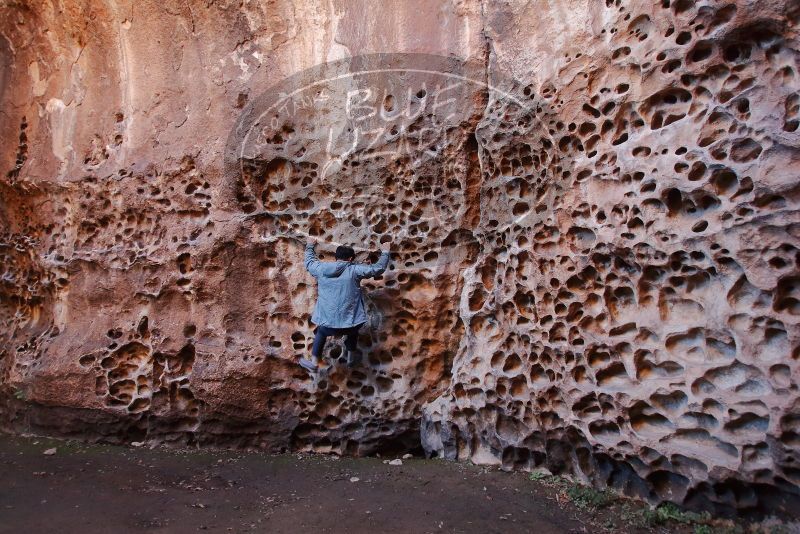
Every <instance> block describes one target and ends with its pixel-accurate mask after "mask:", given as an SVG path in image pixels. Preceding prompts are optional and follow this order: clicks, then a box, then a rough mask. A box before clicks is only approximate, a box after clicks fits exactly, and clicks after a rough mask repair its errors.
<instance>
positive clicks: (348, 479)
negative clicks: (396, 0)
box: [0, 434, 691, 534]
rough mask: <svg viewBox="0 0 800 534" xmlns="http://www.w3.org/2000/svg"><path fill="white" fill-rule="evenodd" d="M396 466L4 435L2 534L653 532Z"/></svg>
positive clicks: (510, 479)
mask: <svg viewBox="0 0 800 534" xmlns="http://www.w3.org/2000/svg"><path fill="white" fill-rule="evenodd" d="M52 448H55V449H56V451H55V452H54V453H53V451H52V450H49V449H52ZM45 451H48V452H49V453H51V454H46V453H45ZM385 462H386V459H380V458H359V459H354V458H337V457H335V456H320V455H298V454H285V455H267V454H262V453H258V452H241V451H224V450H206V449H203V450H175V449H166V448H155V449H149V448H146V447H140V448H133V447H121V446H111V445H90V444H85V443H80V442H75V441H63V440H53V439H45V438H23V437H12V436H7V435H2V434H0V481H1V482H0V532H3V533H5V532H14V533H23V532H24V533H38V532H59V533H70V532H81V533H94V532H103V533H106V532H109V533H110V532H113V533H126V532H170V533H172V532H196V531H198V530H208V531H212V532H270V533H283V532H287V533H288V532H292V533H303V532H315V533H316V532H348V533H360V532H369V533H382V532H403V533H427V532H436V533H439V532H464V533H472V532H475V533H492V532H497V533H501V532H502V533H516V532H525V533H530V532H534V533H536V534H550V533H568V532H598V531H600V530H606V529H609V530H613V531H616V532H620V531H636V530H642V529H639V528H634V527H632V526H631V525H626V524H623V523H620V521H618V519H619V518H616V517H614V516H615V515H618V514H617V513H616V512H610V513H606V514H604V515H603V514H600V515H599V516H598V515H597V514H594V513H590V512H587V510H586V509H585V508H584V509H581V508H579V507H577V506H575V505H574V503H572V502H570V501H569V500H566V499H564V498H563V496H561V495H559V493H558V492H557V491H556V490H554V489H553V488H552V487H548V486H547V485H545V484H541V483H539V482H537V481H534V480H531V478H530V476H528V475H527V474H525V473H506V472H502V471H500V470H498V469H494V468H483V467H477V466H472V465H469V464H459V463H453V462H445V461H441V460H424V459H414V458H412V459H405V460H403V461H402V465H389V464H387V463H385ZM598 522H600V523H598ZM647 530H650V529H647ZM659 530H664V529H659ZM667 530H668V531H674V530H673V529H671V528H670V529H667ZM689 531H691V530H689Z"/></svg>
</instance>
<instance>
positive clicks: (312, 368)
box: [300, 358, 317, 373]
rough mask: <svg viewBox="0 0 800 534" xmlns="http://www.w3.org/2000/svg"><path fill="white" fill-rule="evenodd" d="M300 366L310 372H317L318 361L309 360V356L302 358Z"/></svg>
mask: <svg viewBox="0 0 800 534" xmlns="http://www.w3.org/2000/svg"><path fill="white" fill-rule="evenodd" d="M300 367H302V368H303V369H305V370H306V371H308V372H310V373H316V372H317V362H315V361H313V360H309V359H308V358H300Z"/></svg>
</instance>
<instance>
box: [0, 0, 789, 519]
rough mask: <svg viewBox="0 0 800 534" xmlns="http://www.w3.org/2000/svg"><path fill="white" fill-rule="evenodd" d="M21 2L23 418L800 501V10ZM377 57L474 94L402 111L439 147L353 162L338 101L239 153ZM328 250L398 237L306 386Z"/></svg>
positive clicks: (13, 74) (5, 109)
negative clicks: (266, 115)
mask: <svg viewBox="0 0 800 534" xmlns="http://www.w3.org/2000/svg"><path fill="white" fill-rule="evenodd" d="M0 15H1V16H0V101H1V102H2V118H3V120H2V121H0V138H1V139H2V140H3V143H2V145H0V146H1V147H2V149H0V169H2V171H3V174H2V176H0V192H2V194H1V195H0V222H1V223H2V226H0V258H2V260H0V261H1V262H2V263H1V265H2V267H0V273H2V278H1V279H0V324H2V328H0V406H2V412H1V415H2V417H0V420H2V425H3V427H4V428H6V429H8V430H13V431H32V432H40V433H50V434H60V435H77V436H85V437H91V438H102V439H106V440H116V441H127V440H142V439H147V440H153V441H165V442H177V443H197V444H214V445H224V446H249V447H263V448H267V449H270V450H289V449H303V450H306V449H308V450H317V451H334V452H339V453H347V454H369V453H374V452H393V451H397V450H401V449H403V450H404V449H408V448H413V447H418V446H420V435H421V446H422V447H424V449H425V451H426V452H427V453H429V454H436V455H439V456H443V457H447V458H458V459H465V460H466V459H471V460H473V461H476V462H481V463H498V464H502V465H504V466H506V467H509V468H521V469H533V468H537V467H546V468H548V469H550V470H551V471H553V472H556V473H568V474H571V475H573V476H576V477H578V478H582V479H585V480H589V481H592V482H593V483H596V484H609V485H612V486H614V487H617V488H619V489H621V490H623V491H625V492H627V493H629V494H633V495H638V496H641V497H643V498H646V499H649V500H651V501H652V502H659V501H663V500H669V501H674V502H679V503H685V504H689V505H693V506H698V507H705V508H709V507H712V508H713V507H716V508H718V509H719V510H722V511H725V510H733V509H740V510H763V509H768V508H779V507H781V506H787V503H792V502H796V501H792V499H796V498H797V495H798V486H797V485H798V483H800V468H798V461H800V457H799V456H800V453H799V451H800V442H799V441H798V440H799V439H800V438H798V435H799V434H800V400H798V398H799V397H798V392H797V382H798V365H800V364H799V363H798V359H800V349H799V348H798V347H800V344H799V343H798V336H800V329H798V324H797V323H798V321H797V315H798V313H800V307H799V306H800V304H798V299H800V272H799V269H798V267H799V265H800V255H798V247H800V212H799V211H798V209H797V205H798V201H799V200H800V199H799V198H798V180H797V173H798V162H797V158H798V143H800V139H798V133H797V128H798V124H799V123H800V116H799V114H800V96H799V95H800V81H798V75H799V74H798V61H797V57H798V56H797V49H798V43H797V30H798V22H800V4H798V2H796V1H788V0H770V1H755V0H753V1H741V0H740V1H733V0H730V1H713V0H704V1H695V0H649V1H630V2H624V1H619V0H615V1H612V0H604V1H602V2H601V1H577V0H564V1H555V0H549V1H541V2H527V3H526V2H521V1H520V2H517V1H512V2H478V1H477V0H476V1H464V2H433V1H430V2H422V1H420V2H380V3H376V2H352V1H341V2H330V3H322V2H320V3H313V2H288V1H282V0H281V1H277V2H245V3H243V4H242V5H240V3H239V2H227V3H226V2H210V3H207V2H164V1H160V2H149V1H146V2H99V1H89V0H87V1H85V2H65V3H63V5H61V6H58V7H55V6H52V5H50V3H47V2H29V3H9V2H6V3H2V4H0ZM380 53H406V54H411V53H420V54H426V55H435V56H442V57H444V58H449V59H455V60H457V61H454V62H453V64H452V66H450V67H446V68H444V69H443V68H441V65H440V67H439V70H440V71H441V70H444V71H445V72H446V73H448V74H454V73H458V74H459V75H461V76H462V78H463V79H470V80H482V81H483V85H481V83H478V82H476V83H474V84H472V85H469V84H467V85H468V87H466V88H464V89H462V90H460V92H459V93H458V94H457V97H458V98H457V99H456V103H457V108H458V109H457V111H458V120H457V121H456V122H452V124H449V125H448V127H447V129H446V130H442V133H443V135H442V136H439V137H430V136H426V133H425V128H420V127H416V128H415V126H414V125H415V124H417V126H419V124H420V123H419V122H411V121H409V123H408V124H402V125H401V126H402V127H403V128H404V129H403V136H405V137H407V138H410V139H412V140H413V141H414V143H416V144H415V146H417V147H418V148H417V152H416V153H415V156H414V157H408V158H406V157H400V158H397V157H388V156H381V155H380V154H381V151H382V150H384V149H386V148H392V150H389V151H388V152H391V153H392V154H397V153H398V152H397V150H396V148H397V146H396V145H397V144H399V143H400V141H398V140H396V138H395V137H393V136H395V135H396V134H387V135H386V136H385V137H381V138H380V139H379V143H378V144H377V145H374V146H371V147H370V148H363V147H362V146H361V145H359V149H358V150H355V151H354V152H352V153H349V154H348V155H347V157H346V158H342V159H341V161H338V162H336V164H335V165H334V166H330V165H328V163H330V161H327V160H326V161H327V163H326V162H325V161H323V160H324V158H323V156H324V155H325V151H326V147H327V146H329V145H326V138H324V137H323V136H320V135H319V133H318V126H319V125H320V124H326V123H328V122H333V121H335V120H336V119H337V118H340V117H341V115H342V109H341V108H336V107H335V106H334V107H325V106H322V107H316V108H312V109H309V110H304V111H302V112H300V113H297V114H295V115H293V116H292V119H291V120H281V121H279V123H276V124H277V126H276V128H275V131H274V132H272V133H273V134H274V135H271V137H270V138H269V139H267V140H266V142H265V145H264V146H265V147H266V148H264V149H263V150H262V151H260V152H258V153H257V154H250V155H248V156H247V157H244V156H243V154H244V153H243V152H242V153H239V155H238V156H237V152H235V151H231V150H230V146H232V145H231V143H232V141H233V144H234V145H236V143H237V142H240V141H241V138H240V137H237V135H238V134H237V132H238V131H239V128H240V127H241V126H242V125H247V124H250V125H252V124H253V123H254V122H257V120H258V115H257V112H258V111H259V110H260V109H261V108H260V107H259V105H260V104H261V103H262V97H263V95H264V94H265V92H268V89H269V88H270V87H275V86H276V84H280V83H281V82H282V81H283V80H285V79H287V78H290V77H292V76H298V73H303V72H305V73H309V72H310V73H311V74H310V75H319V74H320V73H321V72H329V71H330V72H334V71H335V72H340V71H341V69H344V71H347V69H348V68H349V69H351V70H352V69H353V68H354V66H353V65H354V64H355V63H354V62H353V61H351V60H350V59H348V58H351V57H367V58H369V59H368V60H365V61H367V62H370V61H373V60H374V61H380V60H381V59H380V58H381V57H383V58H384V59H383V60H384V61H389V62H391V61H400V60H399V59H396V58H395V59H393V57H392V56H390V57H389V59H388V60H387V59H386V57H387V56H375V54H380ZM415 57H416V56H404V58H405V59H403V61H405V62H406V63H405V64H403V65H402V66H404V67H408V64H409V62H411V63H413V61H414V58H415ZM461 60H463V61H461ZM321 64H327V65H332V66H331V67H326V69H328V70H313V69H312V70H311V71H308V70H306V69H309V68H312V67H314V66H316V65H321ZM443 64H444V65H448V63H447V61H444V63H443ZM383 66H384V67H385V66H386V65H383ZM337 69H340V70H337ZM310 75H309V76H310ZM404 76H405V75H404ZM430 76H431V75H430V74H429V73H419V72H417V73H412V74H408V75H407V76H406V77H402V78H399V80H400V82H402V84H404V85H407V86H408V87H414V91H413V92H411V93H408V95H407V96H404V95H405V94H406V93H405V89H406V87H405V86H397V87H396V89H397V91H396V93H395V96H393V97H392V99H389V98H388V97H387V98H386V99H384V100H383V101H382V102H381V105H382V106H383V110H384V111H385V112H387V113H389V112H393V111H394V109H395V107H398V108H402V106H403V105H405V104H408V105H411V104H412V103H416V105H418V106H419V105H420V102H425V101H426V100H427V99H428V98H429V97H430V95H428V94H427V93H426V92H425V91H424V90H423V91H419V90H417V87H421V86H422V85H423V84H425V83H427V84H428V85H426V86H425V87H428V89H429V90H430V87H431V84H432V83H433V80H432V79H431V78H430ZM312 77H313V76H312ZM301 78H302V76H301ZM400 82H397V83H400ZM329 86H330V87H331V88H332V87H333V85H330V84H329ZM498 95H506V96H504V97H500V96H498ZM394 98H396V100H397V101H396V102H395V101H394V100H393V99H394ZM509 102H512V103H513V105H509ZM424 117H426V118H427V119H430V120H429V122H430V121H433V119H432V118H431V116H429V115H426V116H424ZM415 120H416V119H415ZM420 120H421V119H420ZM248 121H249V122H248ZM340 126H341V129H340V130H337V131H339V134H340V135H341V136H342V137H347V135H346V132H347V126H348V125H347V124H343V125H339V124H337V128H339V127H340ZM329 130H331V131H333V128H330V129H329ZM403 136H401V137H403ZM354 146H355V145H354ZM368 190H369V191H371V193H370V194H369V195H367V194H366V193H365V192H366V191H368ZM420 192H423V193H424V194H422V195H420ZM365 199H367V200H365ZM378 208H380V209H378ZM431 213H434V214H435V217H429V215H430V214H431ZM305 234H311V235H315V236H318V237H320V238H322V239H323V240H326V241H327V242H329V243H331V242H336V241H347V242H350V243H353V244H356V245H358V246H359V247H360V248H363V249H365V250H369V249H374V248H375V247H377V245H378V243H379V242H380V241H381V240H386V239H389V238H391V239H393V243H394V246H395V250H396V252H395V255H394V258H393V264H392V267H391V269H390V270H389V271H388V272H387V273H386V274H385V275H384V276H383V277H382V278H381V279H379V280H376V281H372V282H369V283H368V284H366V287H367V293H368V301H369V302H368V305H369V308H370V317H371V320H370V324H368V325H367V326H366V327H365V329H364V332H363V334H362V337H361V340H360V344H361V346H362V347H363V349H364V352H365V355H366V360H367V363H368V365H366V366H364V367H361V368H358V369H355V370H350V369H347V368H346V367H343V366H340V365H335V366H334V367H332V369H331V370H330V371H329V372H327V373H324V374H322V375H321V376H320V377H319V378H317V379H314V380H312V379H308V378H307V376H306V374H305V373H304V372H303V371H302V370H301V369H300V368H299V367H298V366H297V364H296V358H297V357H298V356H299V355H300V354H302V353H304V352H305V351H307V350H309V348H310V342H311V339H312V326H311V325H310V324H309V322H308V319H309V315H310V309H311V306H312V304H313V298H314V291H313V279H311V278H310V277H309V276H308V275H306V274H305V272H304V270H303V267H302V264H301V262H300V256H301V253H302V247H301V242H302V237H303V236H304V235H305ZM322 251H323V253H325V252H327V253H330V245H328V246H326V247H323V248H322ZM363 257H364V255H362V259H363ZM328 350H329V352H330V355H331V356H332V357H334V358H336V357H337V356H338V354H339V352H338V351H339V349H338V346H337V345H336V344H335V343H332V344H331V347H330V348H329V349H328Z"/></svg>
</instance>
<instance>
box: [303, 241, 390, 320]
mask: <svg viewBox="0 0 800 534" xmlns="http://www.w3.org/2000/svg"><path fill="white" fill-rule="evenodd" d="M305 263H306V270H308V272H309V273H311V275H312V276H313V277H314V278H316V279H317V305H316V306H315V307H314V313H313V314H312V315H311V322H313V323H314V324H316V325H318V326H328V327H331V328H349V327H351V326H355V325H357V324H361V323H365V322H366V321H367V312H366V309H365V307H364V299H363V298H362V295H361V286H360V285H359V284H360V283H361V280H363V279H364V278H372V277H375V276H380V275H381V274H383V272H384V271H385V270H386V267H387V266H388V265H389V253H388V252H382V253H381V257H380V259H379V260H378V262H377V263H375V264H373V265H361V264H356V263H351V262H349V261H341V260H337V261H335V262H322V261H319V260H318V259H317V255H316V254H315V253H314V245H311V244H307V245H306V257H305Z"/></svg>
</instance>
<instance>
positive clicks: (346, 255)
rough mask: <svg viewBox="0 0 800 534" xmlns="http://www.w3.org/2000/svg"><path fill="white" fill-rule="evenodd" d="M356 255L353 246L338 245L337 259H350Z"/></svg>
mask: <svg viewBox="0 0 800 534" xmlns="http://www.w3.org/2000/svg"><path fill="white" fill-rule="evenodd" d="M355 257H356V251H355V250H353V248H352V247H346V246H344V245H339V246H338V247H336V259H337V260H345V261H350V260H352V259H353V258H355Z"/></svg>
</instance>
